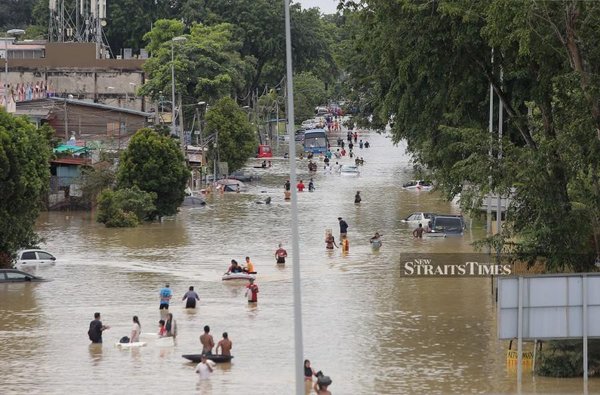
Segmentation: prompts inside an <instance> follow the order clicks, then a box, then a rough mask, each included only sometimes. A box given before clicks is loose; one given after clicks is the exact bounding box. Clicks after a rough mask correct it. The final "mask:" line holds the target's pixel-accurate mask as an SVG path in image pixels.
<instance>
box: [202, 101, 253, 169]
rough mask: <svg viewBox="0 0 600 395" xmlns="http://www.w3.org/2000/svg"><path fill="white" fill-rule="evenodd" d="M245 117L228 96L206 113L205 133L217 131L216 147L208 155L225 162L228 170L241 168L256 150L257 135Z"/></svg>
mask: <svg viewBox="0 0 600 395" xmlns="http://www.w3.org/2000/svg"><path fill="white" fill-rule="evenodd" d="M247 117H248V116H247V114H246V113H245V112H244V111H243V110H242V109H241V108H240V107H239V106H238V105H237V103H236V102H235V100H233V99H231V98H229V97H225V98H223V99H221V100H219V101H218V102H217V103H216V104H215V105H214V106H213V107H211V108H210V109H209V110H208V111H207V113H206V128H205V133H206V134H207V135H210V134H213V133H218V138H217V146H216V149H215V148H214V147H213V148H211V149H210V151H209V155H211V156H213V157H214V156H215V155H216V156H217V157H218V158H219V161H222V162H227V163H228V166H229V171H235V170H237V169H239V168H241V167H242V166H243V165H244V163H245V162H246V160H248V158H249V157H251V156H253V155H254V153H255V152H256V147H257V144H256V139H257V137H256V134H255V133H254V131H253V130H252V126H251V125H250V123H249V122H248V118H247Z"/></svg>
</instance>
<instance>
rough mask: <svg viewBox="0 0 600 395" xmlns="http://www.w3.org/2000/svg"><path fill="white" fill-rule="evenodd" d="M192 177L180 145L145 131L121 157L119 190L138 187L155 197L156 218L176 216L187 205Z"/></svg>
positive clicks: (136, 135)
mask: <svg viewBox="0 0 600 395" xmlns="http://www.w3.org/2000/svg"><path fill="white" fill-rule="evenodd" d="M189 176H190V172H189V170H188V168H187V166H186V165H185V162H184V158H183V154H182V153H181V149H180V148H179V145H178V143H177V142H176V141H175V140H173V139H171V138H170V137H168V136H164V135H161V134H159V133H157V132H156V131H154V130H152V129H149V128H143V129H140V130H138V131H137V132H136V134H135V135H134V136H133V137H132V139H131V142H130V143H129V146H128V147H127V149H126V150H125V151H124V152H123V154H122V155H121V161H120V164H119V170H118V173H117V183H118V184H117V186H118V189H123V188H131V187H134V186H137V187H138V188H140V189H141V190H142V191H146V192H152V193H155V194H156V202H155V204H156V213H155V215H157V216H165V215H173V214H176V213H177V208H178V207H179V206H180V205H181V203H182V202H183V198H184V197H185V187H186V184H187V180H188V178H189Z"/></svg>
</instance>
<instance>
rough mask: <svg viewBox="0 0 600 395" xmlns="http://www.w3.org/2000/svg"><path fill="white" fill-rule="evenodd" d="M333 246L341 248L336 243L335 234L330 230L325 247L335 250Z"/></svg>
mask: <svg viewBox="0 0 600 395" xmlns="http://www.w3.org/2000/svg"><path fill="white" fill-rule="evenodd" d="M333 246H335V248H340V247H338V245H337V244H336V243H335V237H333V234H331V232H328V233H327V234H326V236H325V248H326V249H328V250H333Z"/></svg>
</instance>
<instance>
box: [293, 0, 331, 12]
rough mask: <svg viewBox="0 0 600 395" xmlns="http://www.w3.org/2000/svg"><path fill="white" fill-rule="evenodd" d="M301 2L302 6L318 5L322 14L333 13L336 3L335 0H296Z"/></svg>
mask: <svg viewBox="0 0 600 395" xmlns="http://www.w3.org/2000/svg"><path fill="white" fill-rule="evenodd" d="M296 1H297V2H298V3H300V4H302V8H312V7H319V8H320V9H321V12H322V13H323V14H335V12H336V11H337V10H336V7H337V5H338V2H337V0H296Z"/></svg>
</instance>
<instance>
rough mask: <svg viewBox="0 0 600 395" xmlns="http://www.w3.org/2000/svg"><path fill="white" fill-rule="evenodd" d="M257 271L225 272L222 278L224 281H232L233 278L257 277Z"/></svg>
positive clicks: (247, 278)
mask: <svg viewBox="0 0 600 395" xmlns="http://www.w3.org/2000/svg"><path fill="white" fill-rule="evenodd" d="M255 274H256V272H250V273H246V272H241V273H225V274H223V277H222V278H221V279H222V280H223V281H231V280H250V279H251V278H252V279H256V276H255Z"/></svg>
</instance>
